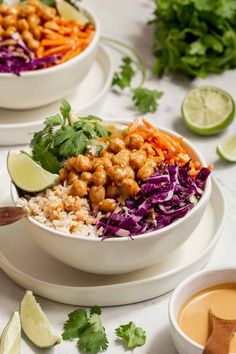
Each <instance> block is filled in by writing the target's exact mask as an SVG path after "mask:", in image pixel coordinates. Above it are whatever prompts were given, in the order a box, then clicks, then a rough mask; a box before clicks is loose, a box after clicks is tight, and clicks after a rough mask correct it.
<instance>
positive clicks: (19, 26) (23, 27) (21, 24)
mask: <svg viewBox="0 0 236 354" xmlns="http://www.w3.org/2000/svg"><path fill="white" fill-rule="evenodd" d="M17 29H18V31H20V32H23V31H25V30H26V31H28V29H29V24H28V22H27V21H26V19H25V18H21V19H19V20H18V23H17Z"/></svg>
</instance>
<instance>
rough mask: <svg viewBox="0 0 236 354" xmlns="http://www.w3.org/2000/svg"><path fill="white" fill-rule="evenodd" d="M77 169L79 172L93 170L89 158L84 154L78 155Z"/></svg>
mask: <svg viewBox="0 0 236 354" xmlns="http://www.w3.org/2000/svg"><path fill="white" fill-rule="evenodd" d="M75 169H76V171H78V172H88V171H91V169H92V165H91V162H90V160H89V158H88V157H86V156H84V155H78V156H77V157H76V160H75Z"/></svg>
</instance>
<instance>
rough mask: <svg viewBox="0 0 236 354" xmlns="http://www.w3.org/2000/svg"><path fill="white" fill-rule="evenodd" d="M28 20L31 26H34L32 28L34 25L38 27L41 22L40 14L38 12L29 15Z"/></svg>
mask: <svg viewBox="0 0 236 354" xmlns="http://www.w3.org/2000/svg"><path fill="white" fill-rule="evenodd" d="M27 20H28V24H29V26H30V28H32V29H33V28H34V27H37V26H38V25H39V24H40V22H41V21H40V18H39V16H38V15H36V14H33V15H30V16H28V17H27Z"/></svg>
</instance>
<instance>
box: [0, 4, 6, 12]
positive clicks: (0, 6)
mask: <svg viewBox="0 0 236 354" xmlns="http://www.w3.org/2000/svg"><path fill="white" fill-rule="evenodd" d="M7 10H8V6H7V5H5V4H0V14H6V13H7Z"/></svg>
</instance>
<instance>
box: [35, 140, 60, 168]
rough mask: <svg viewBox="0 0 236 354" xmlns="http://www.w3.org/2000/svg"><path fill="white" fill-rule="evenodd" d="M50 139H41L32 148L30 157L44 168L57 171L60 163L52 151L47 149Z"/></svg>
mask: <svg viewBox="0 0 236 354" xmlns="http://www.w3.org/2000/svg"><path fill="white" fill-rule="evenodd" d="M50 144H51V141H48V140H41V141H40V142H39V143H37V144H36V145H35V146H34V148H33V150H32V158H33V160H34V161H36V162H37V163H39V164H40V165H41V166H42V167H43V168H44V169H45V170H47V171H49V172H52V173H58V171H59V169H60V167H61V165H60V162H59V161H58V160H57V158H56V157H55V156H53V153H52V152H51V151H50V149H49V145H50Z"/></svg>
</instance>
